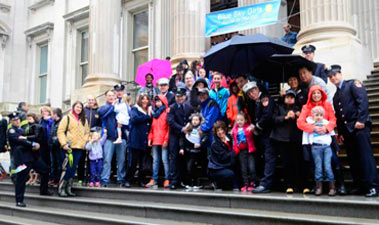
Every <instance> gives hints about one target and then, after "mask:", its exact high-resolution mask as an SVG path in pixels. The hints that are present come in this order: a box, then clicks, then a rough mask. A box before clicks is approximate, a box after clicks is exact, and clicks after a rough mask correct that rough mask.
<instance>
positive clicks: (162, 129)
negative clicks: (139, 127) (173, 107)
mask: <svg viewBox="0 0 379 225" xmlns="http://www.w3.org/2000/svg"><path fill="white" fill-rule="evenodd" d="M158 98H159V99H160V100H161V102H162V103H163V105H164V106H165V107H166V109H165V110H164V111H163V112H162V113H161V114H160V115H159V117H158V118H153V122H152V124H151V129H150V132H149V137H148V140H149V141H151V143H152V145H163V143H165V142H167V143H168V132H169V129H168V122H167V113H168V112H169V111H170V108H169V107H168V102H167V98H166V97H165V96H163V95H158ZM162 107H163V106H162Z"/></svg>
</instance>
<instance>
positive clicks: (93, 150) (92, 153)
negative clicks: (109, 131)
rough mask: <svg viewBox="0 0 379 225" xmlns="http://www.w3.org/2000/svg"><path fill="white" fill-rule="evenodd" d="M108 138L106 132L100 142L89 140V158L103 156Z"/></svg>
mask: <svg viewBox="0 0 379 225" xmlns="http://www.w3.org/2000/svg"><path fill="white" fill-rule="evenodd" d="M106 140H107V135H106V134H104V135H103V136H102V137H101V138H100V140H99V141H98V142H88V143H87V144H86V147H85V149H86V150H87V151H89V155H88V157H89V159H90V160H97V159H102V158H103V145H104V143H105V141H106Z"/></svg>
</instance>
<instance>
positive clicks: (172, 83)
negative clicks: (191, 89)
mask: <svg viewBox="0 0 379 225" xmlns="http://www.w3.org/2000/svg"><path fill="white" fill-rule="evenodd" d="M176 76H178V74H174V75H172V76H171V78H170V82H169V88H168V90H169V91H171V92H173V93H175V91H176V81H175V79H176ZM179 81H181V82H183V83H184V73H183V75H182V79H180V80H179Z"/></svg>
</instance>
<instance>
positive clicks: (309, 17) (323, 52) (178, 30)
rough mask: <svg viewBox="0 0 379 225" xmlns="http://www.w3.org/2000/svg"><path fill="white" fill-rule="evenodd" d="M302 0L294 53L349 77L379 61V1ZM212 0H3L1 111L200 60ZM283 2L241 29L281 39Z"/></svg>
mask: <svg viewBox="0 0 379 225" xmlns="http://www.w3.org/2000/svg"><path fill="white" fill-rule="evenodd" d="M265 1H266V0H238V6H246V5H250V4H255V3H259V2H265ZM298 1H299V4H300V13H299V16H300V21H301V23H300V25H301V30H300V33H299V35H298V40H299V42H298V44H297V45H296V46H295V49H296V50H295V52H299V49H300V48H301V46H302V45H304V44H314V45H315V46H316V47H317V48H318V50H317V53H316V60H317V61H321V62H325V63H326V64H332V63H339V64H342V65H343V68H344V73H345V74H346V75H347V76H348V77H353V78H358V79H364V77H365V75H367V74H368V73H369V72H370V71H371V70H372V69H373V65H374V63H379V47H378V46H379V45H378V44H379V39H378V38H377V36H378V34H379V26H378V24H379V15H378V14H377V13H376V12H377V10H378V8H379V2H378V1H377V0H362V1H354V0H312V1H311V0H298ZM214 2H222V0H17V1H15V0H0V44H1V46H0V111H11V110H14V108H15V103H17V102H19V101H26V102H29V103H30V104H32V105H40V104H50V105H52V106H54V107H64V108H68V107H69V106H70V104H71V102H72V101H73V100H77V99H79V100H83V99H84V98H85V97H86V95H87V94H93V95H96V96H97V95H100V94H101V93H103V92H104V90H106V89H108V88H109V86H112V85H113V84H115V83H117V82H120V81H132V80H134V77H135V71H136V68H137V66H138V65H139V64H141V63H144V62H145V61H147V60H149V59H153V58H161V59H164V58H165V57H166V56H171V58H172V64H173V65H175V64H176V63H178V61H179V60H180V59H182V58H186V59H188V60H189V61H192V60H194V59H198V58H199V57H200V56H201V55H202V54H204V53H205V52H206V51H207V50H208V49H209V48H210V47H211V44H210V39H209V38H206V37H205V36H204V30H205V29H204V27H205V14H206V13H208V12H210V8H211V4H212V3H214ZM358 2H359V3H358ZM281 3H282V5H281V6H282V7H281V10H280V20H279V23H278V24H275V25H270V26H266V27H261V28H256V29H251V30H246V31H241V33H244V34H253V33H257V32H260V33H264V34H266V35H270V36H274V37H279V38H280V37H281V36H282V35H283V30H282V26H283V24H284V23H286V22H287V12H288V5H287V1H285V0H282V1H281ZM129 88H133V87H132V86H131V87H129Z"/></svg>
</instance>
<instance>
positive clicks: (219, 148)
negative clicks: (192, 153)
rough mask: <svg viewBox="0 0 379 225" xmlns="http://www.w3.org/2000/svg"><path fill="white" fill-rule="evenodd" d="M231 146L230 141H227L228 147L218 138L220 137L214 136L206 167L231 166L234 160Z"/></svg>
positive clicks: (228, 167) (216, 168)
mask: <svg viewBox="0 0 379 225" xmlns="http://www.w3.org/2000/svg"><path fill="white" fill-rule="evenodd" d="M229 140H231V138H229ZM232 148H233V143H232V141H229V147H228V146H227V145H226V144H225V143H224V142H222V141H221V140H220V138H218V137H214V139H213V142H212V145H211V152H210V154H209V163H208V168H209V169H214V170H219V169H230V168H232V166H233V164H234V161H235V155H234V151H233V149H232Z"/></svg>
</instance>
